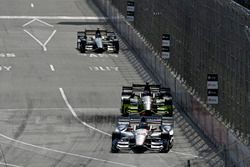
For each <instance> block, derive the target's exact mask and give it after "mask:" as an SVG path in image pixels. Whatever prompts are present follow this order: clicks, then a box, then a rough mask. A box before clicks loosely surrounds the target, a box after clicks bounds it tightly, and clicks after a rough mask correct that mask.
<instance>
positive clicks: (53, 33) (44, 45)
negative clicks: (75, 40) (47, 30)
mask: <svg viewBox="0 0 250 167" xmlns="http://www.w3.org/2000/svg"><path fill="white" fill-rule="evenodd" d="M55 33H56V30H54V31H53V32H52V34H51V35H50V36H49V38H48V39H47V41H46V42H45V43H44V44H43V47H44V48H45V50H44V51H47V48H46V45H47V44H48V42H49V41H50V40H51V38H52V37H53V36H54V35H55Z"/></svg>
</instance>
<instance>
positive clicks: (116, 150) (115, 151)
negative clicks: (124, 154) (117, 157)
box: [111, 136, 120, 153]
mask: <svg viewBox="0 0 250 167" xmlns="http://www.w3.org/2000/svg"><path fill="white" fill-rule="evenodd" d="M112 137H113V136H112ZM118 141H119V139H114V140H113V139H112V145H111V153H118V152H119V151H120V150H119V149H118V148H117V143H118Z"/></svg>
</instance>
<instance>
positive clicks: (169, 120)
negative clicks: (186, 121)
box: [162, 117, 174, 126]
mask: <svg viewBox="0 0 250 167" xmlns="http://www.w3.org/2000/svg"><path fill="white" fill-rule="evenodd" d="M162 125H168V126H174V117H162Z"/></svg>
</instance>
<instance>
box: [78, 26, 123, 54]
mask: <svg viewBox="0 0 250 167" xmlns="http://www.w3.org/2000/svg"><path fill="white" fill-rule="evenodd" d="M77 49H78V50H80V52H81V53H86V52H96V53H103V52H105V51H107V52H110V53H119V41H118V39H117V37H116V35H115V33H114V32H109V31H106V30H99V29H97V30H85V31H79V32H77Z"/></svg>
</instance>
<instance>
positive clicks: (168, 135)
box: [111, 116, 174, 153]
mask: <svg viewBox="0 0 250 167" xmlns="http://www.w3.org/2000/svg"><path fill="white" fill-rule="evenodd" d="M173 143H174V120H173V117H161V116H143V117H132V116H130V117H120V118H119V119H118V123H117V126H116V128H115V131H114V132H113V133H112V142H111V152H112V153H118V152H120V151H130V150H132V151H133V152H134V153H144V152H145V151H148V150H149V151H158V152H161V153H167V152H168V151H169V150H170V149H171V148H172V147H173Z"/></svg>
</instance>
